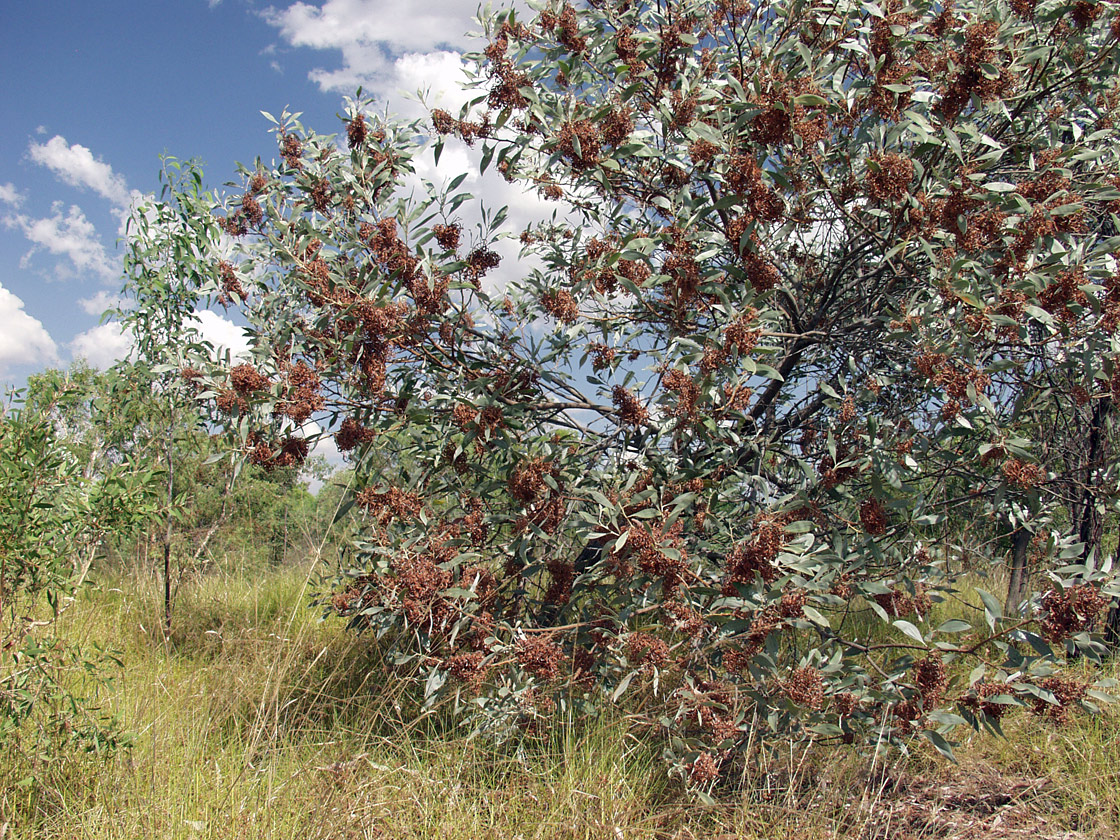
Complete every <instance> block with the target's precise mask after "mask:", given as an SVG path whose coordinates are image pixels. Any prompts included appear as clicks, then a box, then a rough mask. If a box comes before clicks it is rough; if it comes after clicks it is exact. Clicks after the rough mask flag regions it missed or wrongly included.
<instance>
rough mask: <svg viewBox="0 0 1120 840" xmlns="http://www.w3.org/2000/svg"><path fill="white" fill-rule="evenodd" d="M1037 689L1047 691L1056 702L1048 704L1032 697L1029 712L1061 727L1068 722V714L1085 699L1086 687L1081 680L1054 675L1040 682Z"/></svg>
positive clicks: (1039, 698)
mask: <svg viewBox="0 0 1120 840" xmlns="http://www.w3.org/2000/svg"><path fill="white" fill-rule="evenodd" d="M1039 688H1042V689H1044V690H1046V691H1049V692H1050V693H1051V694H1053V695H1054V698H1055V699H1056V700H1057V701H1058V702H1057V703H1056V704H1055V703H1050V702H1048V701H1046V700H1043V699H1042V698H1041V697H1034V698H1032V700H1031V711H1032V712H1033V713H1034V714H1036V715H1045V716H1046V717H1048V718H1050V720H1052V721H1053V722H1054V723H1056V724H1058V725H1061V724H1063V723H1067V722H1068V721H1069V716H1070V714H1071V713H1072V712H1073V710H1074V709H1075V708H1076V707H1077V705H1078V704H1079V703H1080V702H1081V700H1082V699H1083V698H1084V697H1085V690H1086V688H1088V686H1086V684H1085V683H1084V682H1082V681H1081V680H1077V679H1073V678H1072V677H1062V676H1058V675H1055V676H1052V677H1047V678H1046V679H1044V680H1043V681H1042V682H1040V683H1039Z"/></svg>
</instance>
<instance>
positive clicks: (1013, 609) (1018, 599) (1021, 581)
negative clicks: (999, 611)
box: [1003, 528, 1031, 616]
mask: <svg viewBox="0 0 1120 840" xmlns="http://www.w3.org/2000/svg"><path fill="white" fill-rule="evenodd" d="M1011 540H1012V542H1011V579H1010V580H1009V581H1008V582H1007V600H1006V602H1004V606H1003V613H1004V615H1008V616H1014V615H1017V614H1018V612H1019V605H1020V604H1022V603H1023V599H1024V598H1025V597H1026V595H1027V579H1028V578H1029V577H1030V574H1029V569H1027V549H1028V548H1030V545H1031V534H1030V531H1028V530H1027V529H1026V528H1020V529H1019V530H1018V531H1016V532H1015V533H1014V535H1012V538H1011Z"/></svg>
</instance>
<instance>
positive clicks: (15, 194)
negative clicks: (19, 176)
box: [0, 181, 23, 207]
mask: <svg viewBox="0 0 1120 840" xmlns="http://www.w3.org/2000/svg"><path fill="white" fill-rule="evenodd" d="M0 201H2V202H4V204H10V205H12V206H13V207H19V206H20V205H21V204H23V194H22V193H20V192H19V190H17V189H16V185H15V184H13V183H12V182H11V181H9V182H8V183H6V184H0Z"/></svg>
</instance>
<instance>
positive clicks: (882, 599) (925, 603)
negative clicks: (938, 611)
mask: <svg viewBox="0 0 1120 840" xmlns="http://www.w3.org/2000/svg"><path fill="white" fill-rule="evenodd" d="M874 598H875V603H876V604H878V605H879V606H880V607H882V608H883V610H884V611H885V612H886V613H887V615H889V616H890V617H891V618H905V617H907V616H912V615H918V616H927V615H929V611H930V607H932V606H933V602H932V601H931V599H930V597H929V593H928V592H926V590H925V587H924V586H922V585H921V584H916V585H915V586H914V591H913V592H910V591H909V590H906V589H892V590H891V591H890V592H884V593H880V594H878V595H875V596H874Z"/></svg>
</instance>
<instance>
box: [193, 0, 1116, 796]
mask: <svg viewBox="0 0 1120 840" xmlns="http://www.w3.org/2000/svg"><path fill="white" fill-rule="evenodd" d="M487 27H488V36H489V46H488V47H487V48H486V49H485V51H484V52H483V53H482V54H480V55H478V56H476V57H475V58H476V65H475V66H476V69H475V71H474V78H475V84H476V85H477V87H478V88H479V90H480V95H479V97H478V98H477V99H476V100H475V101H474V102H473V103H471V104H470V105H468V106H467V107H466V108H465V109H464V110H463V112H462V113H460V114H458V115H452V114H449V113H447V112H444V111H439V110H436V111H433V112H432V126H433V128H434V130H435V132H436V133H437V134H438V135H439V139H438V140H437V141H436V146H435V149H436V155H437V159H438V153H439V150H440V149H442V147H443V145H444V144H445V143H448V142H463V143H466V144H468V145H479V144H480V145H481V168H482V169H483V170H484V171H485V170H486V169H488V168H489V167H490V166H494V167H495V168H496V169H497V170H498V171H500V172H501V173H502V175H503V176H505V177H506V178H507V179H509V180H511V181H513V182H515V183H519V184H522V185H525V186H527V187H529V188H532V189H536V190H538V191H539V193H540V194H541V195H542V196H543V197H544V198H545V199H551V200H554V201H555V202H556V206H557V209H558V213H557V214H555V215H554V216H553V218H552V219H551V220H549V221H546V222H542V223H539V224H535V225H532V226H530V227H529V228H528V229H526V230H524V231H522V232H520V237H521V241H522V242H523V243H524V249H525V250H524V255H525V259H524V260H523V261H521V262H520V263H519V264H518V266H517V267H516V269H515V270H514V271H513V273H514V274H515V275H516V277H515V280H514V281H513V282H511V283H510V284H509V285H508V287H506V288H505V289H502V290H501V291H497V292H495V289H494V287H493V286H492V285H490V284H489V281H487V280H486V279H485V278H486V275H487V274H488V272H491V271H493V270H494V269H495V268H497V267H498V264H499V262H500V260H499V257H498V255H497V253H496V251H495V250H494V248H495V247H496V246H495V242H496V240H497V239H498V238H499V237H501V236H503V235H507V231H505V230H504V228H503V214H502V213H495V214H483V216H482V218H483V223H482V224H481V225H479V226H478V229H477V230H476V231H474V232H471V231H469V230H467V229H465V228H464V224H463V217H462V216H460V215H458V214H461V213H463V212H464V205H465V204H466V203H468V202H470V201H471V199H470V197H469V196H467V195H466V194H465V193H463V192H461V191H458V190H459V185H460V184H461V182H462V178H459V179H456V180H454V181H452V182H451V185H450V187H449V188H448V191H447V192H439V191H438V190H435V188H430V189H429V190H428V191H427V193H426V194H425V195H421V196H419V197H418V196H417V195H416V194H415V191H412V192H409V189H408V187H409V185H410V184H413V183H414V181H413V180H412V175H411V173H412V164H411V161H412V160H413V158H414V157H415V155H416V154H417V147H416V145H415V142H416V136H417V134H418V133H419V132H420V131H421V129H420V127H418V126H402V125H398V124H395V123H393V122H391V121H379V120H373V119H371V118H369V117H368V116H367V115H366V113H365V109H364V103H362V102H361V101H358V102H353V103H351V104H350V106H349V109H348V113H347V116H346V146H347V148H346V149H344V148H342V147H341V145H340V144H339V143H336V140H335V138H334V137H333V136H322V135H319V134H316V133H314V132H312V131H310V130H308V129H306V128H305V127H304V126H302V125H301V124H300V123H299V122H298V120H297V119H295V118H293V117H291V116H289V115H284V116H282V117H281V119H279V120H274V122H275V123H276V128H275V133H276V136H277V141H278V147H279V154H280V160H279V162H278V164H276V165H273V166H265V165H263V164H260V163H258V165H257V166H255V167H254V168H252V169H246V170H244V171H243V173H242V175H243V178H244V183H245V190H244V193H243V194H242V195H240V196H239V197H237V198H236V199H235V200H234V201H233V202H232V203H231V204H229V205H228V206H227V207H226V208H225V215H224V218H223V221H222V224H223V225H224V227H225V229H226V231H227V232H228V233H229V234H230V235H232V236H233V237H234V238H235V239H236V240H237V242H238V253H237V255H236V257H233V258H229V259H220V258H219V257H217V256H215V257H214V258H213V260H212V263H213V268H214V272H215V281H214V285H213V287H212V288H213V291H214V293H215V294H218V295H219V296H222V297H224V298H226V299H229V300H235V301H245V304H246V305H245V309H246V313H247V315H248V317H249V318H250V319H251V320H252V321H253V322H254V324H255V325H256V333H255V341H256V348H255V355H254V361H253V363H252V364H249V363H246V364H242V365H238V366H235V367H233V368H232V369H230V370H228V371H220V370H219V371H214V372H212V373H211V375H210V378H209V379H208V385H209V387H210V388H211V389H212V390H213V392H214V393H215V394H216V397H217V404H218V406H219V407H220V409H221V410H223V411H225V412H226V413H228V414H229V415H230V417H231V421H232V422H231V423H230V426H231V428H233V429H236V430H237V432H238V444H239V446H240V447H241V448H242V450H243V451H244V452H245V453H247V455H248V457H249V459H250V460H252V461H255V462H260V463H267V464H277V463H280V464H283V463H294V462H298V461H300V460H301V459H302V458H304V457H305V456H306V453H307V449H308V441H307V440H305V439H303V438H301V437H300V435H299V434H298V433H297V432H296V429H297V428H298V427H299V426H301V425H302V424H303V423H304V422H305V421H306V420H307V419H308V418H310V417H312V416H313V415H314V416H317V417H319V418H321V419H323V420H324V423H325V424H326V428H327V429H328V430H329V432H330V433H331V434H333V435H334V440H335V442H336V443H337V445H338V447H339V449H341V450H343V451H344V452H348V453H350V458H351V460H352V462H353V465H354V468H355V471H356V476H357V490H356V492H355V494H354V498H353V502H354V503H355V504H356V505H357V506H358V508H359V509H360V510H362V511H364V515H365V523H366V526H365V534H364V537H363V539H362V541H361V542H360V543H359V544H358V546H357V558H358V561H357V562H356V564H355V566H356V568H355V570H354V571H353V572H352V573H351V574H350V575H349V576H348V577H346V578H344V579H343V581H342V583H341V585H340V586H339V588H338V590H337V591H336V592H335V593H334V595H333V597H332V598H331V599H330V600H329V605H330V609H332V610H334V611H337V612H338V613H341V614H343V615H346V616H349V617H350V618H351V622H352V624H353V626H354V627H356V628H360V629H365V628H369V629H373V630H376V632H377V633H378V635H379V636H381V637H383V638H385V639H387V640H391V641H392V643H393V644H394V645H395V646H396V648H397V650H398V655H399V661H400V662H401V663H412V664H413V665H414V667H416V668H417V669H418V673H420V674H421V676H422V677H423V678H424V680H425V684H426V694H427V696H428V698H429V701H430V702H432V703H436V702H438V701H439V700H441V699H443V698H454V702H455V704H456V706H457V707H460V708H461V709H463V710H465V711H468V712H470V713H471V714H472V715H474V716H476V718H477V719H478V720H479V721H481V722H482V723H484V724H485V725H486V726H489V727H490V728H491V729H494V730H496V731H501V730H502V728H503V727H515V726H526V725H532V724H533V722H534V721H535V720H536V719H537V718H539V717H542V716H545V717H547V715H548V714H549V712H550V711H551V710H552V709H553V708H554V707H555V706H556V705H557V704H559V705H561V706H562V707H564V708H565V710H568V709H575V710H577V711H578V710H580V709H586V708H591V709H593V708H596V707H598V706H599V705H601V704H602V703H603V702H606V701H607V700H611V701H614V700H618V699H620V698H621V697H622V696H623V695H624V694H626V693H627V692H630V693H634V692H641V693H642V696H643V697H644V698H645V700H646V702H644V703H643V704H642V705H641V706H640V707H639V708H640V709H641V711H640V712H638V713H635V714H634V715H633V716H632V719H633V720H635V721H639V722H642V723H645V724H648V725H649V726H651V727H654V728H657V729H659V730H662V731H664V732H665V733H666V734H667V735H669V736H671V737H669V738H667V739H666V745H667V746H666V755H667V756H668V757H669V759H670V761H671V762H672V763H673V765H674V766H675V767H676V768H678V770H679V771H680V772H682V773H684V774H687V775H688V776H689V778H690V779H691V781H692V782H693V783H695V784H696V785H699V786H704V785H707V784H709V783H711V782H712V781H713V780H714V779H715V778H716V777H717V775H718V774H719V773H720V772H721V771H722V769H724V768H725V767H726V766H728V765H729V764H732V763H733V762H734V761H735V760H736V756H738V755H740V754H741V753H742V752H743V751H744V750H745V749H747V745H748V744H750V743H752V739H756V738H757V737H758V736H760V735H761V736H765V735H766V734H768V733H769V734H775V733H780V734H783V735H788V734H790V733H795V734H797V735H799V736H800V737H804V738H813V739H818V740H824V741H828V740H843V741H848V742H850V741H857V740H859V741H861V740H869V741H871V742H874V743H879V744H881V743H884V742H887V741H891V740H896V739H902V738H905V737H908V736H909V735H911V734H913V733H916V732H919V731H920V732H923V733H924V734H925V735H926V736H927V737H928V738H929V739H930V740H931V741H932V742H933V743H934V744H935V745H936V746H937V747H938V748H939V749H941V750H942V751H944V752H949V750H950V744H949V742H948V741H947V740H946V736H947V735H948V734H949V732H950V731H951V730H952V728H953V727H954V726H956V725H959V724H962V723H965V722H967V723H970V724H972V725H973V726H980V725H985V726H988V727H990V728H994V729H996V730H998V725H999V719H1000V717H1001V716H1002V715H1003V713H1004V712H1005V711H1006V710H1007V709H1009V708H1011V707H1013V706H1015V705H1026V706H1030V707H1032V708H1034V709H1035V710H1036V711H1038V712H1040V713H1043V712H1045V713H1049V715H1050V716H1051V717H1054V718H1056V719H1061V718H1063V717H1065V716H1066V715H1067V714H1068V713H1069V710H1070V709H1071V708H1072V707H1074V706H1076V705H1077V704H1078V703H1079V702H1080V703H1081V704H1082V705H1083V706H1085V707H1087V708H1091V707H1092V701H1093V698H1097V699H1099V698H1100V697H1102V696H1103V695H1102V694H1101V693H1100V688H1102V687H1103V685H1104V684H1103V683H1101V684H1097V685H1096V686H1090V685H1089V684H1087V683H1086V682H1085V681H1084V680H1083V679H1082V678H1080V677H1077V676H1074V675H1072V674H1070V673H1067V672H1066V671H1064V669H1063V664H1064V661H1065V657H1066V656H1068V655H1072V654H1080V655H1084V656H1087V657H1089V658H1097V657H1099V655H1100V654H1101V652H1102V647H1101V645H1100V643H1099V642H1098V641H1096V640H1095V639H1094V637H1093V636H1091V635H1090V632H1089V631H1090V630H1091V629H1092V627H1093V621H1094V620H1095V619H1096V617H1097V615H1098V613H1100V611H1101V610H1102V609H1103V607H1104V605H1105V604H1106V603H1107V601H1108V599H1109V598H1110V597H1112V596H1113V594H1114V591H1115V590H1114V589H1113V588H1112V587H1113V583H1112V577H1111V573H1110V563H1108V562H1105V561H1102V558H1101V556H1100V554H1099V552H1097V553H1093V554H1092V555H1091V556H1090V555H1083V549H1084V543H1083V541H1082V537H1083V535H1082V534H1081V532H1080V526H1079V525H1078V526H1075V527H1074V528H1073V529H1067V530H1066V531H1065V532H1060V531H1058V530H1057V525H1058V523H1060V522H1061V521H1063V519H1064V521H1067V522H1068V521H1071V520H1070V518H1069V517H1070V516H1071V514H1074V512H1073V511H1072V510H1071V508H1070V498H1069V495H1068V494H1063V493H1062V492H1058V491H1059V490H1060V489H1061V488H1063V487H1067V486H1069V482H1070V481H1071V480H1072V479H1074V478H1075V476H1074V473H1075V472H1076V471H1078V470H1081V471H1082V473H1083V477H1084V463H1082V462H1080V461H1078V460H1077V459H1072V461H1071V460H1069V459H1066V460H1065V461H1063V459H1061V458H1059V457H1052V453H1053V452H1054V451H1057V449H1059V447H1051V448H1047V447H1046V446H1043V445H1042V443H1041V442H1040V438H1039V437H1037V435H1039V434H1041V432H1040V429H1041V428H1042V425H1041V424H1040V423H1038V422H1033V420H1032V416H1031V414H1030V413H1031V412H1032V411H1035V410H1036V408H1035V407H1036V406H1037V405H1038V403H1039V401H1040V400H1044V399H1045V400H1050V402H1051V404H1052V408H1053V415H1052V416H1054V417H1067V416H1073V415H1071V414H1069V412H1071V411H1073V410H1074V409H1075V408H1076V409H1079V410H1083V411H1088V412H1091V413H1094V416H1095V413H1096V412H1097V411H1098V407H1101V406H1107V405H1108V403H1109V400H1110V398H1111V397H1112V396H1114V392H1115V391H1116V390H1117V389H1118V388H1120V366H1118V363H1117V358H1118V354H1120V345H1118V344H1117V338H1116V328H1117V326H1118V324H1120V280H1118V278H1117V274H1116V272H1117V263H1116V257H1115V252H1116V251H1117V250H1118V248H1120V240H1118V239H1117V238H1116V237H1115V235H1113V234H1112V233H1110V231H1112V230H1115V227H1114V226H1115V224H1116V213H1117V211H1118V210H1120V203H1118V202H1120V181H1118V180H1117V176H1116V172H1117V171H1120V169H1118V164H1120V160H1118V157H1120V144H1118V143H1117V135H1116V129H1115V128H1114V125H1113V122H1114V120H1115V119H1116V117H1117V106H1118V104H1120V103H1118V99H1120V94H1118V92H1117V88H1116V79H1117V77H1118V76H1117V70H1118V67H1117V56H1118V53H1117V38H1118V36H1120V18H1118V17H1117V16H1116V11H1115V9H1114V8H1113V7H1112V6H1109V5H1106V4H1104V3H1099V4H1094V3H1091V2H1083V1H1082V0H1079V1H1078V2H1074V3H1068V2H1058V1H1057V0H1043V1H1042V2H1030V0H1015V2H1012V3H1010V4H1005V3H993V2H991V0H967V1H966V2H961V3H955V4H945V3H923V2H915V3H903V2H892V3H887V4H885V5H876V4H875V3H869V2H863V3H854V2H851V3H849V2H829V3H821V4H814V3H809V2H776V3H748V2H738V0H717V2H701V1H700V0H680V2H672V0H661V2H605V1H604V2H591V3H589V4H588V8H585V9H579V10H577V9H575V8H574V7H572V6H570V5H558V4H556V3H549V4H546V5H545V6H544V7H543V9H542V10H541V11H540V12H539V14H537V16H536V17H535V18H533V19H532V20H529V21H521V20H518V19H517V18H516V17H515V16H514V15H513V14H512V13H502V14H499V15H498V16H497V17H495V18H493V19H492V20H490V21H488V22H487ZM1109 225H1112V226H1113V227H1112V228H1109ZM530 256H531V257H533V259H529V257H530ZM246 290H248V291H246ZM1100 410H1101V411H1102V412H1104V409H1100ZM1105 413H1107V412H1105ZM1102 418H1103V419H1102V423H1105V422H1106V421H1107V417H1104V415H1103V414H1102ZM1034 419H1037V418H1034ZM1102 428H1103V427H1102ZM387 450H388V451H392V452H396V453H397V457H390V458H389V459H388V461H386V460H385V459H386V451H387ZM385 463H390V464H399V465H402V466H401V468H400V469H399V470H392V469H390V470H385V469H383V468H380V469H378V470H376V471H375V470H373V469H371V465H373V464H378V465H384V464H385ZM406 464H407V468H406V467H404V466H403V465H406ZM1091 469H1092V476H1091V482H1090V483H1085V482H1082V484H1083V485H1084V486H1087V487H1088V486H1091V488H1092V489H1091V491H1090V493H1091V495H1092V497H1093V507H1094V509H1095V510H1099V509H1100V508H1101V507H1102V506H1108V505H1112V504H1113V502H1114V499H1115V495H1116V493H1115V491H1116V477H1115V470H1114V468H1113V467H1112V466H1110V465H1108V464H1107V463H1106V462H1100V459H1099V458H1098V463H1097V464H1096V465H1095V466H1093V467H1092V468H1091ZM1024 533H1028V534H1032V535H1033V534H1041V535H1043V537H1044V538H1040V539H1037V540H1034V539H1032V540H1031V541H1028V542H1026V543H1024V542H1023V540H1022V536H1021V535H1022V534H1024ZM1012 545H1015V546H1020V545H1026V546H1027V547H1032V548H1033V552H1034V555H1035V558H1036V566H1037V568H1036V571H1037V572H1038V573H1043V572H1045V573H1046V574H1047V575H1048V577H1047V578H1046V580H1047V583H1046V586H1045V589H1046V591H1045V593H1044V594H1043V596H1042V597H1041V598H1037V599H1035V601H1034V602H1032V603H1031V604H1030V605H1029V606H1027V607H1025V608H1024V609H1025V611H1024V612H1023V613H1022V614H1021V615H1020V614H1015V615H1011V616H1004V615H1003V612H1004V611H1003V609H1002V608H1001V604H1000V602H999V601H998V600H997V599H996V598H995V597H993V596H992V595H991V594H989V593H987V592H980V593H979V596H978V597H980V598H981V601H980V602H978V603H976V604H975V605H973V608H974V609H976V610H977V613H976V614H977V616H978V618H977V619H976V620H975V621H972V620H967V618H968V615H970V613H967V612H966V618H965V619H962V618H958V617H953V618H950V619H948V620H944V621H934V620H931V619H932V617H933V616H934V615H937V614H938V613H939V612H940V611H941V608H940V607H939V603H940V602H942V601H944V600H945V599H949V598H956V597H958V594H957V593H956V591H955V590H954V588H953V581H954V573H955V571H956V570H957V569H958V568H959V563H958V562H957V561H958V560H959V559H961V558H962V557H963V556H964V555H966V554H967V555H968V557H969V558H970V559H971V561H972V562H974V563H975V562H976V561H977V560H978V559H985V558H986V559H988V560H990V561H991V562H993V563H995V562H1002V561H1003V560H1004V559H1005V556H1006V554H1007V552H1008V551H1009V549H1010V547H1011V546H1012ZM1016 606H1017V605H1016ZM869 618H870V619H871V620H872V621H873V622H882V624H881V626H880V627H878V628H872V627H871V626H870V625H869V621H868V619H869ZM965 666H966V667H965ZM969 669H971V675H970V676H965V675H966V674H968V673H969ZM950 674H959V676H958V677H956V678H955V679H954V681H953V682H950V681H949V675H950ZM465 698H476V700H475V702H466V701H465Z"/></svg>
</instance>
